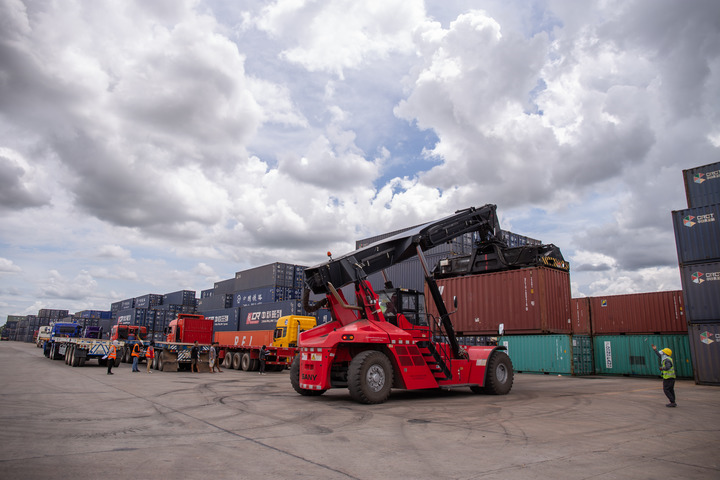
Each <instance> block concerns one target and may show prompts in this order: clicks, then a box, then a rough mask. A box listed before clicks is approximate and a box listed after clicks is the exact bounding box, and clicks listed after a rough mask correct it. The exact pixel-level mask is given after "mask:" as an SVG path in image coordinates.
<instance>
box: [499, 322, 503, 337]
mask: <svg viewBox="0 0 720 480" xmlns="http://www.w3.org/2000/svg"><path fill="white" fill-rule="evenodd" d="M504 331H505V324H504V323H501V324H500V326H499V328H498V335H502V334H503V332H504Z"/></svg>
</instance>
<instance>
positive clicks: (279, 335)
mask: <svg viewBox="0 0 720 480" xmlns="http://www.w3.org/2000/svg"><path fill="white" fill-rule="evenodd" d="M284 337H285V329H284V328H276V329H275V332H274V333H273V340H277V339H278V338H284Z"/></svg>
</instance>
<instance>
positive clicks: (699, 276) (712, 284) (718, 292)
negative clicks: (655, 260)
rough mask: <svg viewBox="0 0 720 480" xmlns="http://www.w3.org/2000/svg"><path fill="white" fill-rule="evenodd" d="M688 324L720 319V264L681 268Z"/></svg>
mask: <svg viewBox="0 0 720 480" xmlns="http://www.w3.org/2000/svg"><path fill="white" fill-rule="evenodd" d="M680 281H681V283H682V288H683V295H684V301H685V305H686V310H687V318H688V323H716V322H717V321H718V319H720V262H713V263H699V264H695V265H681V266H680Z"/></svg>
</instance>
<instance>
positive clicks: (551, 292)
mask: <svg viewBox="0 0 720 480" xmlns="http://www.w3.org/2000/svg"><path fill="white" fill-rule="evenodd" d="M437 283H438V286H439V287H440V290H441V292H442V298H443V301H444V302H445V305H446V307H447V309H448V311H450V312H454V313H453V314H452V315H451V316H450V319H451V321H452V323H453V326H454V327H455V331H456V332H457V333H458V335H497V334H498V333H500V326H501V325H502V326H503V332H504V333H505V334H508V335H510V334H512V335H516V334H538V333H564V334H569V333H570V332H571V331H572V324H571V318H570V275H569V274H568V272H563V271H560V270H554V269H551V268H545V267H533V268H523V269H519V270H509V271H506V272H497V273H486V274H481V275H467V276H464V277H454V278H444V279H440V280H438V281H437ZM430 298H431V297H430V294H429V292H428V291H427V289H426V291H425V299H426V304H427V313H428V315H429V316H431V318H433V317H434V318H435V319H437V318H439V316H438V312H437V308H436V307H435V303H434V302H433V301H431V300H429V299H430ZM454 299H457V308H455V307H454ZM433 323H434V322H433Z"/></svg>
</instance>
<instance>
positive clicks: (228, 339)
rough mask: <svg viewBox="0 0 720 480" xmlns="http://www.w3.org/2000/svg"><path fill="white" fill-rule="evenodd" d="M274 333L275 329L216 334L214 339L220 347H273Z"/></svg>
mask: <svg viewBox="0 0 720 480" xmlns="http://www.w3.org/2000/svg"><path fill="white" fill-rule="evenodd" d="M274 332H275V327H273V329H272V330H252V331H236V332H215V333H214V335H215V336H214V338H215V341H216V342H218V343H219V344H220V345H237V346H240V347H244V346H257V345H272V342H273V333H274Z"/></svg>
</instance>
